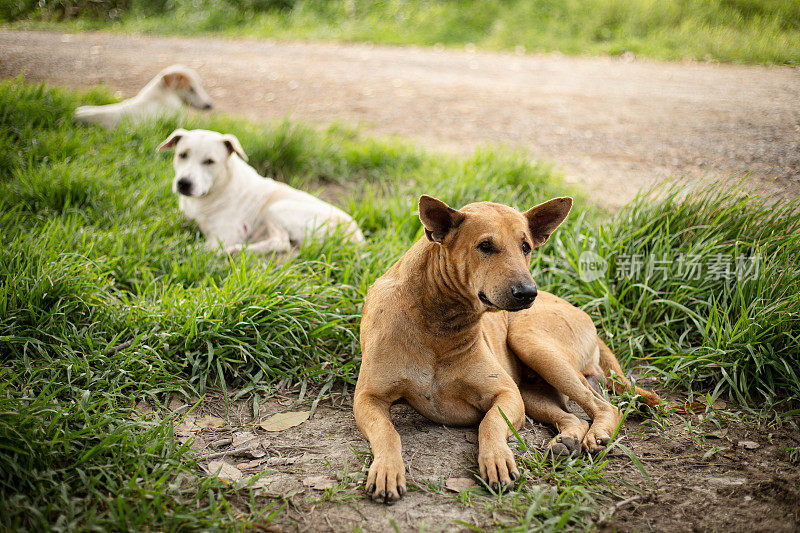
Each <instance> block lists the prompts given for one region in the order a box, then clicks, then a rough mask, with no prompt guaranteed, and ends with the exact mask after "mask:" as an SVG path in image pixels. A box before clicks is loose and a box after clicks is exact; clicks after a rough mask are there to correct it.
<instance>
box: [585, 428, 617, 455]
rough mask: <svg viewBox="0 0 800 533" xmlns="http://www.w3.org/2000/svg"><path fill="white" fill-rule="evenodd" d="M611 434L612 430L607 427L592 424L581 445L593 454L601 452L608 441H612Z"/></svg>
mask: <svg viewBox="0 0 800 533" xmlns="http://www.w3.org/2000/svg"><path fill="white" fill-rule="evenodd" d="M611 435H612V432H611V431H608V430H607V429H605V428H596V427H594V426H592V427H591V429H589V431H588V432H587V433H586V436H585V437H584V438H583V442H582V443H581V447H582V448H583V449H584V450H585V451H587V452H589V453H591V454H592V455H594V454H596V453H600V452H602V451H603V450H605V449H606V446H608V443H609V442H611Z"/></svg>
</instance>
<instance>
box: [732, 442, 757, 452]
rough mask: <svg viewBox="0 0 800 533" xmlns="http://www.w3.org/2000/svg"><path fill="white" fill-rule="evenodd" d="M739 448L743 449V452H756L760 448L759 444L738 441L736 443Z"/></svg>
mask: <svg viewBox="0 0 800 533" xmlns="http://www.w3.org/2000/svg"><path fill="white" fill-rule="evenodd" d="M736 445H737V446H738V447H739V448H744V449H745V450H756V449H758V448H760V447H761V445H760V444H759V443H757V442H756V441H753V440H740V441H739V442H737V443H736Z"/></svg>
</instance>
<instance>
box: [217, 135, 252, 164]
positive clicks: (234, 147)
mask: <svg viewBox="0 0 800 533" xmlns="http://www.w3.org/2000/svg"><path fill="white" fill-rule="evenodd" d="M222 142H223V143H224V144H225V146H227V147H228V154H229V155H230V154H233V153H235V154H236V155H238V156H239V157H241V158H242V159H244V160H245V161H247V154H246V153H244V148H242V145H241V144H240V143H239V139H237V138H236V135H232V134H230V133H227V134H225V135H223V136H222Z"/></svg>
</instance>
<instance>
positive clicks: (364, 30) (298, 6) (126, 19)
mask: <svg viewBox="0 0 800 533" xmlns="http://www.w3.org/2000/svg"><path fill="white" fill-rule="evenodd" d="M76 6H77V7H76ZM65 16H66V17H67V19H68V22H67V23H66V25H67V27H71V28H74V29H98V28H112V29H117V30H121V31H135V32H147V33H166V34H174V33H184V34H190V35H193V34H222V35H228V36H247V37H262V38H263V37H269V38H279V39H297V38H301V39H323V40H336V41H367V42H375V43H385V44H399V45H407V44H415V45H426V46H429V45H435V44H443V45H446V46H455V47H458V46H463V45H465V44H467V43H473V44H475V45H477V46H479V47H481V48H485V49H490V50H519V49H524V50H527V51H556V50H557V51H560V52H563V53H568V54H612V55H615V54H622V53H625V52H633V53H635V54H637V55H643V56H649V57H654V58H660V59H683V58H693V59H700V60H708V59H711V60H717V61H725V62H735V63H775V64H798V62H800V47H798V46H797V43H798V42H800V4H798V3H797V2H792V1H780V0H678V1H670V2H662V1H658V0H635V1H625V0H586V1H582V0H567V1H553V0H533V1H530V0H508V1H504V2H495V1H491V0H472V1H460V0H439V1H434V2H423V1H421V0H385V1H380V2H377V1H374V0H345V1H331V2H302V1H297V0H191V1H190V0H115V1H109V2H103V3H97V4H95V3H91V2H76V1H75V0H45V1H39V2H34V1H33V0H20V1H19V2H13V3H9V5H8V6H7V7H6V8H5V9H4V10H3V9H2V8H0V20H2V19H5V20H7V21H13V20H17V21H18V22H17V24H16V25H17V26H22V27H42V26H45V27H52V25H53V23H54V21H56V20H59V21H63V20H64V17H65ZM70 17H75V18H72V19H71V18H70ZM56 26H57V27H60V28H63V27H64V23H63V22H62V23H59V24H56ZM520 47H522V48H520Z"/></svg>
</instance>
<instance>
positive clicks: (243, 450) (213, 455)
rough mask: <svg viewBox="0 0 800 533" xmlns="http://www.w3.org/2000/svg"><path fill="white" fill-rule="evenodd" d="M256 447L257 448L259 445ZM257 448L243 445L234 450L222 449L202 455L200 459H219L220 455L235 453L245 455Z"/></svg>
mask: <svg viewBox="0 0 800 533" xmlns="http://www.w3.org/2000/svg"><path fill="white" fill-rule="evenodd" d="M255 448H257V446H256V447H255ZM255 448H254V447H253V446H246V447H243V448H236V449H234V450H225V451H221V452H214V453H208V454H206V455H201V456H200V457H199V459H201V460H205V459H218V458H220V457H225V456H226V455H234V456H235V455H245V454H247V453H250V452H252V451H253V450H254V449H255Z"/></svg>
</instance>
